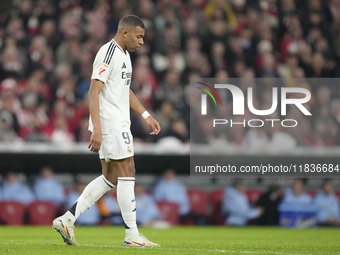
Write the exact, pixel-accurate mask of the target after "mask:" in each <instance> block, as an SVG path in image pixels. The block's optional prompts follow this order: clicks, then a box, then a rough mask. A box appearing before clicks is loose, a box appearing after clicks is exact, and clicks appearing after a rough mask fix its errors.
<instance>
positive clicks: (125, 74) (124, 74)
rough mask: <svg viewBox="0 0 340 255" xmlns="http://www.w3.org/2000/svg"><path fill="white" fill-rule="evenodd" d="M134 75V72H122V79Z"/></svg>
mask: <svg viewBox="0 0 340 255" xmlns="http://www.w3.org/2000/svg"><path fill="white" fill-rule="evenodd" d="M131 77H132V72H122V79H130V78H131Z"/></svg>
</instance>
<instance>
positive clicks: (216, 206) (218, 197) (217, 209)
mask: <svg viewBox="0 0 340 255" xmlns="http://www.w3.org/2000/svg"><path fill="white" fill-rule="evenodd" d="M223 196H224V190H223V189H219V190H215V191H213V192H212V193H210V201H211V205H212V214H211V222H212V224H215V225H224V219H223V217H222V215H221V204H222V200H223Z"/></svg>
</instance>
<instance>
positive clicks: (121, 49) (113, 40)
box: [112, 39, 126, 55]
mask: <svg viewBox="0 0 340 255" xmlns="http://www.w3.org/2000/svg"><path fill="white" fill-rule="evenodd" d="M112 41H113V42H114V43H115V44H116V46H117V47H118V48H119V49H120V50H121V51H122V52H123V53H124V54H125V55H126V53H125V52H124V50H123V49H122V48H121V47H120V46H119V44H118V43H117V42H116V41H115V39H112Z"/></svg>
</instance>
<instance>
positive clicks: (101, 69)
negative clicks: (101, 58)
mask: <svg viewBox="0 0 340 255" xmlns="http://www.w3.org/2000/svg"><path fill="white" fill-rule="evenodd" d="M105 71H106V69H105V68H102V67H101V68H100V69H99V75H101V74H102V73H103V72H105Z"/></svg>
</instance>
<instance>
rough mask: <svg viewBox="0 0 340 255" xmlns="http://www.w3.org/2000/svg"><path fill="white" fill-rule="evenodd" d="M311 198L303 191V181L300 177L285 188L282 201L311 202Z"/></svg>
mask: <svg viewBox="0 0 340 255" xmlns="http://www.w3.org/2000/svg"><path fill="white" fill-rule="evenodd" d="M311 202H312V198H311V196H310V195H308V194H307V193H306V192H305V191H304V183H303V181H302V180H301V179H296V180H294V183H293V185H292V187H291V188H286V190H285V194H284V197H283V201H282V203H295V204H301V203H311Z"/></svg>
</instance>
